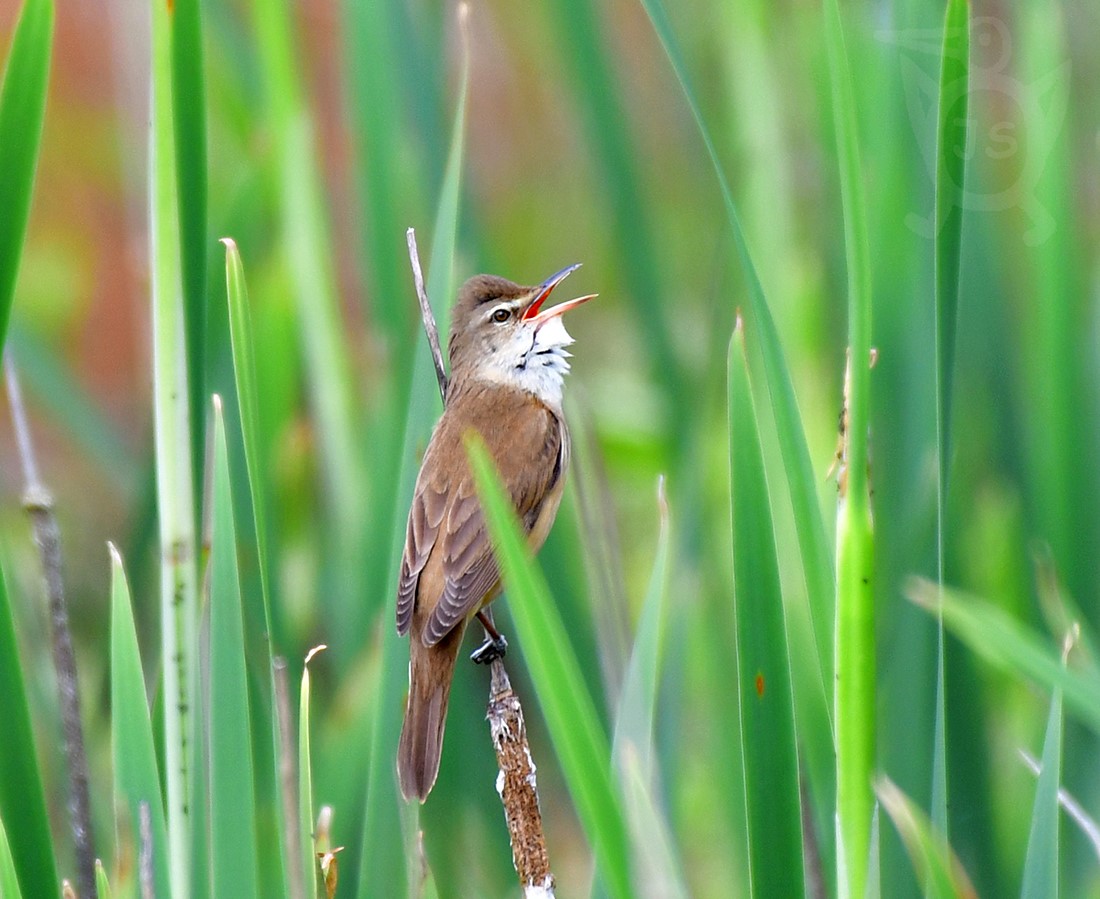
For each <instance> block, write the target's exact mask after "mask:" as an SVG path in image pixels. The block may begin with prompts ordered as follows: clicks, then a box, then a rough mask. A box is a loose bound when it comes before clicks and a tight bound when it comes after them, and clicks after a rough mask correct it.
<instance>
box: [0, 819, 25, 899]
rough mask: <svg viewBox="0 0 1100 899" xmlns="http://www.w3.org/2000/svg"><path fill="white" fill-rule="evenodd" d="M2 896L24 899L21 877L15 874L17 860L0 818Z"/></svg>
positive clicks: (0, 881) (0, 878) (0, 893)
mask: <svg viewBox="0 0 1100 899" xmlns="http://www.w3.org/2000/svg"><path fill="white" fill-rule="evenodd" d="M0 896H3V897H4V899H23V892H22V890H20V889H19V877H18V876H17V875H16V873H15V859H14V858H12V856H11V847H10V846H9V845H8V833H7V831H6V830H5V829H4V820H3V818H0Z"/></svg>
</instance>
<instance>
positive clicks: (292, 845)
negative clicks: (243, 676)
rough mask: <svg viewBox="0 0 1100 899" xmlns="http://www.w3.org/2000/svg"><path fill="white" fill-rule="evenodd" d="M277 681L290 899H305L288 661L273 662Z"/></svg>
mask: <svg viewBox="0 0 1100 899" xmlns="http://www.w3.org/2000/svg"><path fill="white" fill-rule="evenodd" d="M271 665H272V670H273V674H274V680H275V713H276V716H277V720H278V726H279V780H280V781H281V784H282V788H283V789H282V794H283V850H284V851H285V852H286V858H287V888H288V892H289V894H290V899H306V872H305V871H304V870H303V869H302V830H301V827H299V825H298V771H297V766H296V765H295V764H294V760H295V754H294V743H295V741H294V735H293V733H292V729H291V724H290V687H289V686H288V685H287V679H286V659H284V658H281V657H276V658H275V659H274V660H273V661H272V663H271Z"/></svg>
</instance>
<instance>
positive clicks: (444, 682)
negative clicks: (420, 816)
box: [397, 622, 466, 802]
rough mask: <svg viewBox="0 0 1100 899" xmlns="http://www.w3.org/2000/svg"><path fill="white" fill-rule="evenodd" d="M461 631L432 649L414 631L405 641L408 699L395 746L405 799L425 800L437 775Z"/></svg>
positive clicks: (460, 628) (462, 626) (461, 627)
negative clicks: (403, 722) (408, 648)
mask: <svg viewBox="0 0 1100 899" xmlns="http://www.w3.org/2000/svg"><path fill="white" fill-rule="evenodd" d="M465 630H466V624H465V622H460V623H459V624H458V625H457V626H456V627H455V629H454V630H452V631H451V632H450V633H449V634H447V636H446V637H444V638H443V639H442V640H440V641H439V642H438V643H436V644H435V645H434V646H425V645H424V644H423V642H422V641H421V640H420V636H419V635H418V634H417V633H415V629H414V633H413V634H412V635H411V639H410V640H409V646H410V652H409V700H408V704H407V705H406V706H405V724H404V726H403V727H402V728H401V742H400V743H399V744H398V747H397V777H398V781H399V782H400V784H401V793H402V794H403V795H404V797H405V799H406V800H411V799H413V798H416V799H419V800H420V801H421V802H423V801H424V800H425V799H427V798H428V794H429V793H430V792H431V790H432V787H433V786H434V785H435V779H436V776H437V775H438V774H439V759H440V755H441V754H442V752H443V729H444V727H445V726H446V724H447V701H448V700H449V699H450V696H451V681H452V680H453V678H454V670H455V661H456V660H457V658H458V650H459V647H460V646H461V645H462V635H463V632H464V631H465Z"/></svg>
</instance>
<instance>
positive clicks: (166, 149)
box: [149, 3, 198, 897]
mask: <svg viewBox="0 0 1100 899" xmlns="http://www.w3.org/2000/svg"><path fill="white" fill-rule="evenodd" d="M152 31H153V33H152V58H151V63H152V80H153V84H152V98H151V102H152V110H151V115H150V132H149V204H150V210H149V214H150V223H149V233H150V239H151V246H150V263H151V267H152V319H153V430H154V439H155V444H156V467H157V511H158V516H159V524H160V620H161V658H162V667H163V677H164V696H165V701H164V704H163V708H164V742H165V747H164V766H165V771H164V776H165V781H166V784H167V807H166V816H167V823H168V841H169V858H170V859H171V871H172V877H171V879H172V892H173V894H174V895H176V896H180V897H183V896H191V895H192V890H191V867H192V858H191V814H190V812H189V809H190V808H191V805H190V802H191V795H190V790H191V788H192V786H193V783H192V777H193V774H194V772H192V771H191V766H192V757H191V749H192V748H193V747H192V745H191V743H192V741H193V739H194V729H195V728H194V714H193V713H194V709H195V705H196V703H195V683H196V681H195V676H196V675H195V648H196V629H197V598H196V591H197V586H196V579H197V564H198V563H197V558H196V553H195V549H196V547H195V497H194V493H193V487H192V485H193V481H192V475H193V469H192V443H191V415H190V403H189V397H190V395H191V393H190V388H189V386H188V377H187V339H186V328H185V323H184V322H185V318H184V308H183V307H184V304H183V294H182V272H181V265H180V232H179V202H178V195H177V190H178V178H177V170H176V140H175V117H174V113H173V98H172V94H173V88H172V34H171V21H170V14H169V12H168V8H167V5H166V4H164V3H154V4H152Z"/></svg>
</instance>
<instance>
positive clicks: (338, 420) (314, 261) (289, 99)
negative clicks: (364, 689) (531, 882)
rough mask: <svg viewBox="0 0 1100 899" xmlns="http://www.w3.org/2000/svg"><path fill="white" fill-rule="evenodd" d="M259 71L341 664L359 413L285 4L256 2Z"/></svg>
mask: <svg viewBox="0 0 1100 899" xmlns="http://www.w3.org/2000/svg"><path fill="white" fill-rule="evenodd" d="M251 7H252V14H253V16H254V19H255V26H256V40H257V47H258V50H259V60H260V71H261V76H262V83H263V85H264V89H265V101H266V104H267V117H268V124H269V127H270V129H271V136H272V144H273V150H274V154H273V155H274V164H275V169H276V171H275V184H276V188H277V191H278V203H279V213H280V228H281V237H282V241H283V245H284V252H285V254H286V259H287V263H288V267H289V274H290V278H291V283H292V288H293V295H294V301H295V309H296V312H297V319H298V322H299V325H300V327H299V329H298V333H299V337H300V340H301V348H302V357H303V359H304V361H305V374H306V383H307V389H308V393H309V401H310V406H311V414H312V416H313V418H314V419H315V422H316V434H317V442H318V450H319V458H320V472H321V481H322V484H323V487H324V491H325V501H326V503H327V505H328V507H329V508H330V509H331V515H332V519H333V521H332V530H331V540H332V543H333V548H332V552H331V558H332V560H333V564H335V565H337V566H338V567H339V569H340V572H341V574H340V577H339V578H338V579H334V580H333V581H332V582H331V586H330V588H329V589H326V590H324V591H323V592H322V598H323V599H324V601H325V602H327V603H329V604H330V605H329V607H328V608H326V609H325V610H324V613H325V614H326V615H329V616H332V618H333V620H340V621H347V622H351V624H350V625H349V626H347V627H342V628H339V629H337V630H335V631H334V632H333V637H334V641H333V650H334V651H335V652H337V653H338V657H339V658H342V659H345V660H346V657H347V656H348V655H350V652H351V650H352V649H353V648H354V647H355V642H354V641H358V640H359V639H360V638H361V636H362V634H363V631H364V629H365V621H364V620H363V619H362V611H361V609H362V605H363V596H362V594H361V591H360V583H359V579H360V577H361V576H360V574H359V569H360V565H359V564H358V562H359V558H360V556H361V550H362V546H361V543H362V538H363V532H364V524H365V519H366V516H365V514H364V510H365V508H366V504H365V503H364V496H365V495H366V478H365V473H364V469H363V465H362V464H361V458H362V453H361V448H360V440H359V434H360V433H361V429H360V428H359V426H358V414H357V411H358V407H357V405H356V403H355V400H354V389H355V383H356V381H355V377H354V375H353V371H352V364H351V359H350V356H349V353H348V345H347V341H346V340H345V328H344V325H343V322H342V319H341V310H340V303H339V296H338V290H337V285H336V274H335V261H334V259H333V249H332V248H333V241H332V239H331V237H330V234H329V230H330V229H329V221H328V211H327V207H326V202H325V196H324V188H323V184H322V181H321V174H320V173H321V171H322V167H321V164H320V161H319V159H318V154H317V152H316V149H315V142H314V123H313V115H312V112H311V110H310V108H309V106H308V104H307V101H306V98H305V94H304V91H303V89H302V81H301V73H300V65H299V59H298V54H299V50H298V48H297V47H296V46H295V29H294V24H293V18H292V15H291V4H290V3H288V2H287V0H257V2H253V3H252V4H251Z"/></svg>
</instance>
